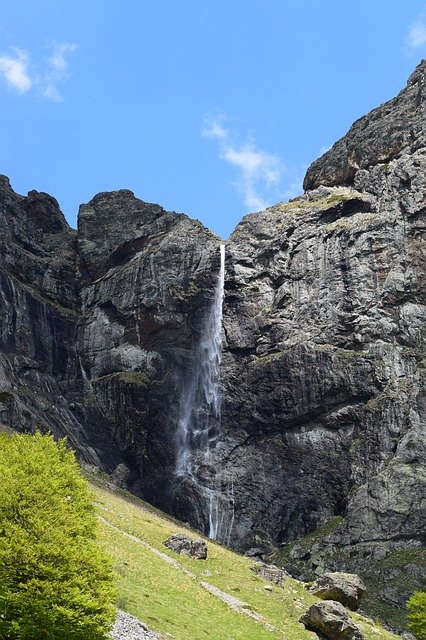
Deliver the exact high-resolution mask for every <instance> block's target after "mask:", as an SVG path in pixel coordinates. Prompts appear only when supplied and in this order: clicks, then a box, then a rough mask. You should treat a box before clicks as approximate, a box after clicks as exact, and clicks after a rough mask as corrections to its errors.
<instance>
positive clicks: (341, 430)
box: [222, 63, 426, 570]
mask: <svg viewBox="0 0 426 640" xmlns="http://www.w3.org/2000/svg"><path fill="white" fill-rule="evenodd" d="M424 71H425V63H422V65H420V67H419V68H418V69H417V70H416V72H415V73H414V75H413V76H412V78H411V80H410V82H409V87H408V89H407V90H406V91H405V93H403V94H401V96H399V97H398V98H397V99H396V100H395V101H391V103H389V104H388V105H385V106H384V107H380V108H379V109H378V110H376V111H375V112H373V113H372V114H369V115H368V116H366V117H365V119H364V124H363V127H364V130H369V129H368V127H369V126H370V125H371V127H373V125H374V127H375V128H376V130H377V131H381V132H382V133H383V132H384V131H385V130H386V127H387V126H388V123H389V122H390V121H391V120H392V122H393V121H394V120H395V122H399V121H401V122H402V120H401V119H403V116H402V114H403V113H405V111H407V113H408V116H407V117H408V118H409V121H410V122H411V120H410V118H412V119H413V123H414V124H413V126H412V127H411V129H410V131H411V133H412V135H411V134H410V136H411V137H410V140H411V143H410V144H409V145H408V143H407V144H405V143H404V145H403V146H402V147H401V148H400V149H399V151H398V153H397V154H396V152H394V151H393V150H390V152H389V153H390V156H388V157H386V163H384V161H383V158H382V156H381V155H380V154H376V155H372V156H371V157H370V158H369V159H368V161H367V160H366V161H365V163H364V164H365V166H366V167H367V165H368V168H358V169H357V170H356V172H355V173H354V175H353V177H352V179H351V185H352V186H344V185H343V186H318V185H317V183H316V182H312V183H311V182H309V184H308V186H315V187H316V188H315V189H314V190H311V191H308V192H307V193H306V194H305V195H303V196H301V197H299V198H296V199H294V200H293V201H291V202H289V203H283V204H278V205H276V206H274V207H271V208H269V209H267V210H266V211H263V212H260V213H256V214H252V215H249V216H247V217H246V218H245V219H244V220H243V221H242V222H241V223H240V224H239V225H238V227H237V229H236V230H235V232H234V233H233V234H232V236H231V238H230V241H229V243H228V245H227V279H226V295H225V308H224V330H225V336H226V340H225V345H224V356H223V385H224V401H223V408H222V415H223V420H222V430H223V443H224V444H223V449H224V450H225V453H224V456H223V459H224V469H223V475H224V477H228V478H233V486H234V497H235V502H236V505H237V506H238V508H237V509H236V513H235V520H234V529H233V542H234V544H239V545H241V546H243V547H248V546H251V545H253V544H256V543H257V544H258V543H259V542H261V541H262V540H263V541H266V540H267V539H268V538H270V539H273V540H279V541H287V540H291V539H294V538H295V537H297V536H299V535H301V534H302V533H304V532H305V533H307V532H309V531H311V530H312V529H314V528H315V527H316V526H318V525H320V524H322V523H324V522H326V521H327V519H328V518H329V517H330V516H332V515H344V516H346V519H345V524H344V526H343V527H341V528H340V529H339V530H338V531H337V532H336V533H335V534H334V535H333V536H332V537H331V538H330V541H329V547H328V548H329V549H331V547H333V549H334V548H335V547H336V546H338V547H339V548H340V549H343V548H345V549H348V548H349V546H351V545H359V549H360V553H361V552H362V553H363V552H364V551H365V549H364V548H363V545H369V544H372V543H376V542H377V543H379V542H380V543H382V542H383V541H388V542H389V543H390V544H391V546H392V545H394V547H393V548H395V546H396V547H397V546H398V545H402V546H416V545H419V544H421V543H422V541H423V530H422V524H421V523H422V520H423V517H424V515H423V514H424V502H423V500H424V495H425V476H424V470H423V469H424V467H422V464H423V463H424V460H425V452H424V448H423V447H424V444H423V443H424V436H423V435H422V434H424V425H425V402H424V397H425V394H424V381H425V377H424V357H425V333H424V326H425V325H424V323H425V319H426V304H425V303H426V300H425V289H424V281H425V271H426V268H425V267H426V261H425V249H424V237H423V236H424V229H425V213H426V201H425V193H426V150H425V146H424V136H423V133H422V127H423V125H424V119H421V118H420V115H421V113H422V109H423V110H424V105H425V100H424V91H423V79H424ZM413 92H415V95H416V96H417V98H416V100H417V102H416V101H415V102H413V100H414V98H413V95H414V93H413ZM414 104H415V105H416V106H414ZM410 105H411V106H410ZM415 123H417V124H415ZM359 127H360V125H359V126H358V128H357V129H356V131H358V129H359ZM401 127H402V125H401ZM359 130H360V129H359ZM371 135H373V134H371ZM377 135H378V134H377ZM404 135H405V134H404ZM353 136H354V133H353V130H351V131H350V132H349V134H348V136H347V137H346V138H344V139H343V141H342V142H341V145H346V146H347V147H348V148H349V147H350V146H351V145H352V144H353V145H354V147H355V146H356V147H359V145H358V143H357V142H356V140H355V138H354V137H353ZM367 140H368V138H367ZM378 140H380V144H385V142H386V141H387V140H388V137H387V136H386V135H384V133H383V135H382V134H381V135H380V136H379V135H378ZM342 148H343V147H342ZM371 148H372V145H371V144H370V143H368V142H367V143H366V152H367V149H371ZM336 153H337V152H336ZM395 154H396V155H397V157H394V155H395ZM333 157H334V156H332V155H330V156H327V158H324V161H323V162H324V167H328V166H330V167H332V168H333V167H334V168H335V170H336V172H337V173H336V175H339V177H338V178H336V180H338V181H340V182H341V183H344V182H346V179H345V178H344V177H342V175H341V174H340V173H339V171H340V169H339V166H340V165H339V163H338V162H337V160H336V162H334V160H333ZM339 158H340V160H341V161H342V162H349V160H348V158H347V154H346V155H345V154H344V153H343V152H340V151H339ZM340 160H339V162H340ZM364 164H363V165H362V166H363V167H364ZM321 166H322V165H321ZM324 171H325V169H324ZM330 171H331V169H330ZM307 175H308V176H309V175H311V173H310V172H309V171H308V174H307ZM322 175H323V174H321V176H322ZM318 180H320V178H318ZM321 180H322V181H324V182H325V183H327V184H329V183H330V182H329V181H328V180H327V179H326V178H324V179H323V178H322V177H321ZM331 184H334V182H333V181H331ZM351 548H352V547H351ZM324 562H327V561H326V560H325V561H324ZM343 566H344V565H343ZM326 568H327V564H325V566H324V567H323V570H324V569H326Z"/></svg>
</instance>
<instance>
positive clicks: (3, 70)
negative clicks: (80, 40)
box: [0, 43, 77, 102]
mask: <svg viewBox="0 0 426 640" xmlns="http://www.w3.org/2000/svg"><path fill="white" fill-rule="evenodd" d="M76 48H77V46H76V45H75V44H69V43H56V44H54V45H53V46H52V47H51V50H52V52H51V56H50V57H49V58H48V60H47V61H45V62H44V63H39V64H35V63H32V64H31V65H30V56H29V55H28V53H27V52H26V51H23V50H22V49H16V48H14V49H12V53H11V54H0V77H2V78H3V79H4V80H5V81H6V83H7V85H8V86H9V87H11V88H13V89H16V90H17V91H18V92H19V93H26V92H28V91H31V90H34V91H35V92H36V93H37V94H38V95H41V96H43V97H44V98H48V99H49V100H53V101H54V102H62V100H63V96H62V94H61V92H60V87H61V86H62V85H63V83H64V82H65V80H66V78H67V77H68V61H67V58H66V56H67V55H68V54H70V53H72V52H73V51H75V50H76ZM30 69H31V71H30Z"/></svg>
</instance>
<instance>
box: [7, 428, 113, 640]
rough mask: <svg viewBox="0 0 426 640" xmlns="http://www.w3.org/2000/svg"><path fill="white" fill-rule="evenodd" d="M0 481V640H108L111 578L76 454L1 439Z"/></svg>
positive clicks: (18, 438) (24, 439)
mask: <svg viewBox="0 0 426 640" xmlns="http://www.w3.org/2000/svg"><path fill="white" fill-rule="evenodd" d="M0 478H1V483H0V638H1V639H4V640H59V639H61V640H62V639H65V638H66V639H67V640H87V639H88V638H90V639H91V640H101V639H103V638H106V633H107V631H108V630H109V629H110V627H111V624H112V621H113V619H114V608H113V606H112V604H111V602H112V600H113V598H114V595H115V593H114V588H113V578H112V571H111V567H110V564H109V560H108V558H107V556H106V555H105V553H104V552H103V551H102V550H101V549H100V547H99V546H98V543H97V540H96V528H97V520H96V516H95V512H94V507H93V504H92V495H91V493H90V492H89V490H88V488H87V483H86V481H85V479H84V478H83V477H82V476H81V475H80V471H79V468H78V465H77V463H76V461H75V457H74V454H73V453H72V452H71V451H69V450H68V449H67V446H66V442H65V441H64V440H62V441H60V442H58V443H55V441H54V439H53V437H52V436H42V435H41V434H36V435H35V436H31V435H23V434H14V435H13V436H8V435H6V434H0Z"/></svg>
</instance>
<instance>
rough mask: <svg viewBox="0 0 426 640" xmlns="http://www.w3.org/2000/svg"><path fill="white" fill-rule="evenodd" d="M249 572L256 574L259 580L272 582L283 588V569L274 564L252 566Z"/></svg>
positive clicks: (284, 573) (284, 575)
mask: <svg viewBox="0 0 426 640" xmlns="http://www.w3.org/2000/svg"><path fill="white" fill-rule="evenodd" d="M251 570H252V571H254V572H255V573H257V575H258V576H260V577H261V578H264V579H265V580H270V582H274V583H275V584H277V585H278V586H279V587H282V586H283V583H284V578H285V577H286V575H287V574H286V572H285V571H284V570H283V569H280V568H279V567H277V566H275V565H274V564H265V563H264V562H262V563H257V564H254V565H253V566H252V567H251Z"/></svg>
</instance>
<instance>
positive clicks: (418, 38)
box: [406, 9, 426, 50]
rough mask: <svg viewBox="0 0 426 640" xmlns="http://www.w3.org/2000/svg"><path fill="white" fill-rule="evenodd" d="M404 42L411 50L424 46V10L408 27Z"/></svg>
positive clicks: (425, 41) (425, 14) (425, 37)
mask: <svg viewBox="0 0 426 640" xmlns="http://www.w3.org/2000/svg"><path fill="white" fill-rule="evenodd" d="M406 42H407V45H408V47H409V48H410V49H411V50H414V49H419V48H420V47H424V46H425V45H426V9H425V10H424V11H423V12H422V13H421V14H420V15H419V16H418V17H417V18H416V20H415V21H414V22H413V24H412V25H411V26H410V28H409V30H408V36H407V41H406Z"/></svg>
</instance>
